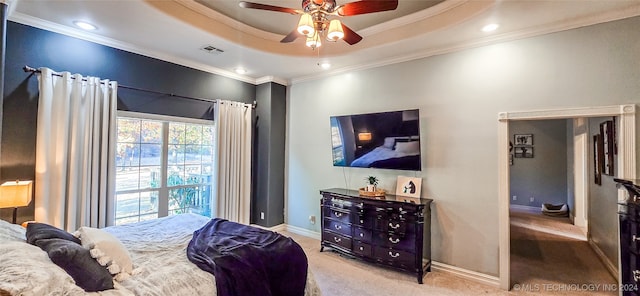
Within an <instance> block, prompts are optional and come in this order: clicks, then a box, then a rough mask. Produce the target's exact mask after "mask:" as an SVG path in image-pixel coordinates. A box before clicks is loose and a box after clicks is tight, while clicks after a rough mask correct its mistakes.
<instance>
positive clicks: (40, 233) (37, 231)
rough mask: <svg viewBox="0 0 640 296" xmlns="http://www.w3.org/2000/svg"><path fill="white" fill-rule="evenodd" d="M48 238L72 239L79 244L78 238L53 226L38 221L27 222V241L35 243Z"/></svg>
mask: <svg viewBox="0 0 640 296" xmlns="http://www.w3.org/2000/svg"><path fill="white" fill-rule="evenodd" d="M49 238H59V239H63V240H68V241H72V242H74V243H76V244H81V242H80V239H78V238H77V237H75V236H73V234H71V233H69V232H66V231H64V230H62V229H60V228H57V227H55V226H52V225H49V224H45V223H38V222H30V223H29V224H27V242H28V243H30V244H32V245H35V244H36V242H37V241H38V240H41V239H49Z"/></svg>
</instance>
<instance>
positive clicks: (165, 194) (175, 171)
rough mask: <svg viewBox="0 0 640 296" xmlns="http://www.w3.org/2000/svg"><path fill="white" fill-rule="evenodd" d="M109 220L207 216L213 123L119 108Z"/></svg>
mask: <svg viewBox="0 0 640 296" xmlns="http://www.w3.org/2000/svg"><path fill="white" fill-rule="evenodd" d="M118 115H119V116H118V122H117V144H116V145H117V147H116V182H115V183H116V196H115V224H116V225H121V224H126V223H131V222H138V221H143V220H149V219H154V218H158V217H164V216H167V215H174V214H181V213H197V214H201V215H205V216H211V199H212V192H213V191H212V185H213V183H212V182H213V143H214V140H213V131H214V126H213V122H210V121H204V120H191V119H181V118H178V119H177V118H174V117H171V118H170V117H167V116H153V115H147V114H136V113H129V112H119V113H118Z"/></svg>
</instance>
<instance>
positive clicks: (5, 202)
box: [0, 181, 32, 208]
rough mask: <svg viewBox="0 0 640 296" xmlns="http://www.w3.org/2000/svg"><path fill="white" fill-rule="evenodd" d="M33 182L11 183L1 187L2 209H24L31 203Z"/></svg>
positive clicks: (0, 202)
mask: <svg viewBox="0 0 640 296" xmlns="http://www.w3.org/2000/svg"><path fill="white" fill-rule="evenodd" d="M31 184H32V182H31V181H9V182H5V183H3V184H2V185H0V208H15V207H24V206H27V205H29V203H30V202H31V193H32V190H31Z"/></svg>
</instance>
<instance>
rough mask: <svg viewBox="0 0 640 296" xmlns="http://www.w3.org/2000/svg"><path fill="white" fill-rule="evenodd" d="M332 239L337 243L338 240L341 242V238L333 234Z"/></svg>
mask: <svg viewBox="0 0 640 296" xmlns="http://www.w3.org/2000/svg"><path fill="white" fill-rule="evenodd" d="M333 240H334V241H336V243H339V242H341V241H342V239H341V238H339V237H335V236H334V237H333Z"/></svg>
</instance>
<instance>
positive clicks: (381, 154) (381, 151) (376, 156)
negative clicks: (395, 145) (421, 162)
mask: <svg viewBox="0 0 640 296" xmlns="http://www.w3.org/2000/svg"><path fill="white" fill-rule="evenodd" d="M419 154H420V151H415V152H413V151H412V152H408V153H407V152H401V151H398V150H393V149H389V148H387V147H385V146H378V147H376V148H375V149H373V150H371V151H369V152H368V153H366V154H364V155H362V156H360V157H359V158H357V159H355V160H354V161H353V162H351V166H352V167H364V168H366V167H369V166H370V165H371V164H372V163H373V162H375V161H378V160H385V159H391V158H399V157H405V156H413V155H419Z"/></svg>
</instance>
